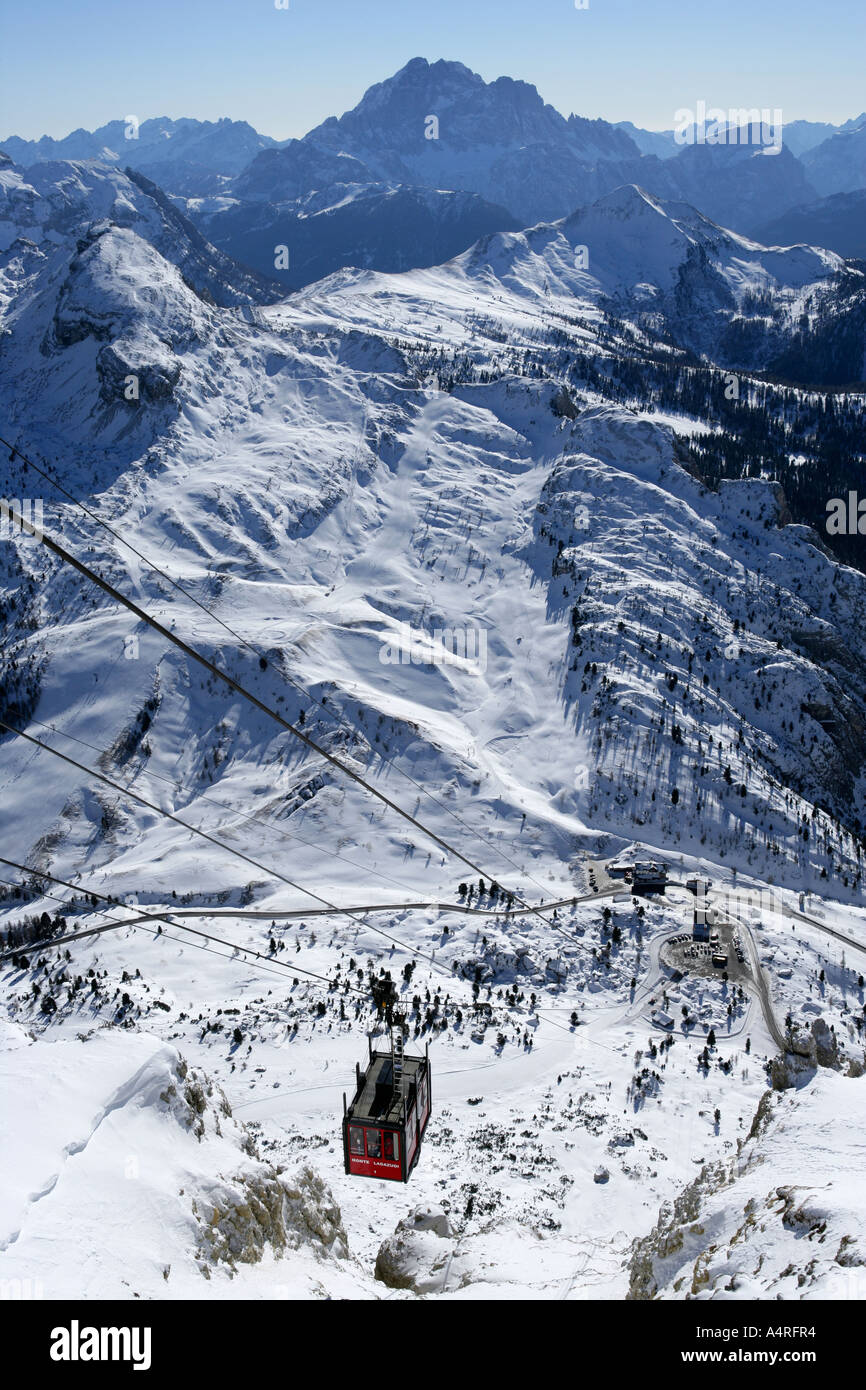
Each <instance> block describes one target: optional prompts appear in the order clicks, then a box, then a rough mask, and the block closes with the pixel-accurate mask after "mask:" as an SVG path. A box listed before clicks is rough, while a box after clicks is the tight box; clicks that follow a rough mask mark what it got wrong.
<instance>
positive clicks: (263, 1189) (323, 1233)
mask: <svg viewBox="0 0 866 1390" xmlns="http://www.w3.org/2000/svg"><path fill="white" fill-rule="evenodd" d="M209 1198H210V1200H208V1201H201V1200H200V1201H198V1202H197V1204H196V1207H195V1209H194V1210H195V1215H196V1218H197V1220H198V1221H199V1222H200V1225H201V1231H200V1242H199V1244H200V1251H201V1255H202V1256H203V1257H204V1258H205V1259H206V1260H208V1261H210V1262H211V1263H217V1262H218V1261H224V1262H225V1263H227V1264H229V1265H234V1264H235V1263H236V1262H240V1263H242V1264H255V1263H256V1262H257V1261H258V1260H260V1259H261V1258H262V1256H263V1255H264V1254H265V1251H266V1249H267V1247H268V1246H270V1247H271V1249H272V1250H274V1251H275V1252H276V1253H277V1254H284V1253H285V1252H286V1251H287V1250H297V1249H299V1248H300V1247H301V1246H302V1245H305V1246H311V1247H312V1248H313V1249H314V1250H315V1252H316V1253H317V1254H320V1255H322V1256H326V1255H333V1256H336V1257H337V1258H338V1259H344V1258H345V1257H346V1256H347V1255H348V1239H347V1236H346V1232H345V1230H344V1229H343V1224H342V1216H341V1213H340V1208H339V1207H338V1206H337V1204H336V1202H335V1201H334V1198H333V1196H332V1194H331V1192H330V1189H329V1188H328V1187H327V1186H326V1185H325V1183H324V1182H323V1181H322V1179H321V1178H320V1177H319V1176H318V1174H316V1173H315V1172H314V1171H313V1170H312V1168H310V1167H307V1166H305V1167H303V1168H302V1169H301V1170H300V1172H298V1173H297V1174H296V1175H295V1176H294V1177H291V1178H289V1177H285V1176H283V1175H282V1174H280V1173H279V1172H277V1171H276V1170H275V1169H272V1168H270V1167H269V1165H261V1167H260V1169H259V1171H256V1172H249V1173H242V1174H239V1175H238V1176H236V1177H234V1178H233V1179H232V1180H231V1181H230V1182H227V1183H225V1184H223V1185H221V1186H219V1187H215V1188H213V1189H212V1190H211V1192H210V1193H209Z"/></svg>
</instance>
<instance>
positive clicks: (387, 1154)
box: [383, 1129, 400, 1163]
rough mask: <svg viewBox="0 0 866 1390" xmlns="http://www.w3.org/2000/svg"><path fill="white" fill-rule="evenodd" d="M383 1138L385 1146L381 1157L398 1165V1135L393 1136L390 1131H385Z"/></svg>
mask: <svg viewBox="0 0 866 1390" xmlns="http://www.w3.org/2000/svg"><path fill="white" fill-rule="evenodd" d="M383 1137H384V1145H385V1151H384V1154H383V1157H384V1158H387V1159H389V1160H390V1161H391V1162H394V1163H399V1162H400V1136H399V1135H398V1134H393V1133H392V1132H391V1130H390V1129H386V1130H385V1134H384V1136H383Z"/></svg>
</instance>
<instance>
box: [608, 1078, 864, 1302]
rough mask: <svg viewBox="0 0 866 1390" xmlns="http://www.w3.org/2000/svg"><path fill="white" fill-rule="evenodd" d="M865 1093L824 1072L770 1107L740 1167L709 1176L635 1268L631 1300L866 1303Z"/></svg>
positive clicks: (691, 1190)
mask: <svg viewBox="0 0 866 1390" xmlns="http://www.w3.org/2000/svg"><path fill="white" fill-rule="evenodd" d="M864 1107H866V1086H864V1084H863V1082H862V1080H851V1079H850V1078H846V1077H843V1076H839V1075H838V1074H834V1073H832V1072H822V1073H821V1074H820V1076H818V1077H816V1079H815V1080H814V1081H813V1082H812V1083H811V1085H810V1086H809V1087H808V1088H807V1089H806V1090H805V1091H804V1090H788V1091H784V1092H782V1093H781V1094H778V1093H774V1092H768V1093H767V1094H766V1096H765V1097H764V1099H763V1101H762V1103H761V1105H760V1107H759V1109H758V1112H757V1114H756V1117H755V1121H754V1123H753V1126H752V1130H751V1132H750V1135H749V1138H748V1139H747V1140H746V1142H745V1144H744V1145H743V1146H742V1149H741V1152H740V1154H739V1156H738V1158H737V1159H736V1160H733V1161H732V1162H729V1163H720V1164H716V1165H711V1166H710V1167H708V1168H706V1169H702V1170H701V1172H700V1173H699V1174H698V1176H697V1177H696V1178H695V1180H694V1182H693V1183H691V1184H690V1186H689V1187H688V1188H687V1189H686V1190H685V1191H684V1192H683V1193H681V1194H680V1195H679V1196H678V1198H677V1199H676V1201H675V1202H674V1203H673V1204H671V1205H670V1206H669V1207H666V1208H665V1209H664V1210H663V1211H662V1213H661V1216H660V1218H659V1221H658V1224H657V1226H656V1227H655V1229H654V1230H653V1231H652V1232H651V1234H650V1235H649V1236H648V1237H646V1238H645V1239H643V1240H641V1241H639V1242H637V1245H636V1248H635V1252H634V1254H633V1256H632V1261H631V1271H632V1280H631V1287H630V1296H631V1297H632V1298H648V1297H661V1298H677V1297H679V1298H683V1297H688V1298H694V1299H719V1298H735V1299H767V1298H773V1299H775V1298H781V1299H786V1300H787V1299H811V1298H820V1299H850V1300H858V1301H860V1300H862V1299H863V1298H866V1209H864V1198H863V1184H862V1182H861V1171H862V1151H863V1140H862V1136H863V1125H864V1121H866V1108H864Z"/></svg>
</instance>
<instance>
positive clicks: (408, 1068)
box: [349, 1052, 427, 1125]
mask: <svg viewBox="0 0 866 1390" xmlns="http://www.w3.org/2000/svg"><path fill="white" fill-rule="evenodd" d="M426 1065H427V1062H426V1059H425V1058H424V1057H404V1058H403V1085H404V1087H405V1091H406V1094H407V1095H408V1093H409V1089H410V1086H411V1084H412V1082H413V1081H414V1080H415V1079H416V1077H417V1076H418V1075H419V1073H420V1072H422V1071H423V1070H424V1068H425V1067H426ZM349 1119H350V1120H356V1121H360V1122H361V1123H364V1122H365V1121H367V1122H369V1121H371V1120H375V1121H378V1122H379V1123H380V1124H395V1125H401V1124H402V1123H403V1099H402V1095H401V1093H400V1092H399V1091H395V1090H394V1083H393V1072H392V1063H391V1054H390V1052H374V1053H373V1056H372V1058H371V1060H370V1065H369V1066H368V1067H367V1070H366V1072H365V1074H364V1076H363V1077H362V1079H361V1086H360V1089H359V1090H358V1092H357V1094H356V1096H355V1099H354V1100H353V1101H352V1104H351V1105H350V1107H349Z"/></svg>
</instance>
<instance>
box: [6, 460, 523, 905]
mask: <svg viewBox="0 0 866 1390" xmlns="http://www.w3.org/2000/svg"><path fill="white" fill-rule="evenodd" d="M0 444H4V445H6V447H7V448H8V449H9V450H10V451H11V452H10V458H11V459H12V460H13V461H14V459H15V458H16V456H17V457H18V458H20V459H22V460H23V461H24V463H26V464H27V466H28V467H29V468H32V469H33V470H34V472H36V473H38V474H39V476H40V477H41V478H43V479H44V480H45V481H46V482H48V483H50V484H51V485H52V487H55V488H56V489H57V490H58V492H60V493H62V494H63V496H64V497H66V498H67V499H68V500H69V501H70V502H72V503H73V505H74V506H76V507H79V508H80V509H81V510H82V511H83V512H84V513H85V515H86V516H88V517H90V518H91V520H93V521H95V522H97V524H98V525H100V526H102V527H104V529H105V530H106V531H108V533H109V534H110V535H112V536H114V538H115V540H117V541H118V542H119V543H120V544H121V545H123V546H125V547H126V548H127V549H128V550H130V551H131V552H132V553H133V555H136V556H137V557H138V558H139V559H140V560H142V561H143V563H144V564H146V565H148V566H149V567H150V569H151V570H152V571H153V572H154V573H155V574H158V575H159V576H160V577H161V578H162V579H164V580H165V581H166V583H168V584H170V585H171V586H172V588H174V589H176V590H177V592H178V593H181V594H183V595H184V597H185V598H188V599H189V600H190V601H191V602H192V603H194V604H195V605H196V607H197V608H199V609H201V611H202V612H203V613H207V615H208V616H209V617H210V618H211V619H213V621H214V622H216V623H218V624H219V626H220V627H222V628H223V630H224V631H225V632H228V633H229V634H230V635H231V636H232V637H234V638H235V640H236V641H238V642H240V643H241V645H242V646H244V647H246V648H247V650H248V651H251V652H253V653H254V654H255V655H257V656H259V657H262V656H264V653H263V652H262V651H261V650H260V649H259V648H258V647H257V646H256V645H255V643H253V642H251V641H249V639H248V638H245V637H242V636H241V635H240V633H238V632H236V631H235V630H234V628H232V627H231V626H230V625H229V624H228V623H226V622H225V621H224V619H222V618H220V617H218V616H217V614H216V613H214V612H213V611H212V609H210V608H208V607H207V605H206V604H204V603H202V601H201V600H200V599H197V598H196V597H195V595H194V594H191V593H190V592H189V590H188V589H185V588H184V587H183V585H182V584H180V583H179V582H178V581H177V580H176V579H172V577H171V575H169V574H166V572H165V571H164V570H162V569H160V567H159V566H158V565H157V564H155V563H154V561H153V560H151V559H149V558H148V557H147V556H146V555H144V554H143V553H142V552H141V551H140V550H138V549H136V547H135V546H134V545H133V544H132V543H131V542H130V541H127V540H125V539H124V538H123V536H121V535H120V534H119V532H117V531H115V530H114V528H113V527H112V526H110V525H109V524H108V522H107V521H103V519H102V518H101V517H100V516H97V514H96V513H95V512H93V511H91V509H90V508H89V507H88V506H87V505H86V504H85V503H84V502H82V501H81V500H80V499H79V498H77V497H75V496H74V495H73V494H72V493H71V492H69V491H68V490H67V489H66V488H65V487H63V485H62V483H59V482H58V481H57V479H56V478H53V477H52V476H51V475H50V474H49V473H46V472H45V471H44V470H43V469H41V468H40V467H39V466H38V465H37V464H35V463H34V462H33V461H32V459H30V458H28V457H27V455H26V454H23V453H22V452H21V450H20V449H19V448H18V447H17V446H16V445H14V444H11V443H10V442H9V440H7V439H4V438H3V436H2V435H0ZM23 525H24V522H23V518H22V526H23ZM34 534H36V533H35V530H34ZM38 539H39V540H41V541H43V542H45V540H46V537H45V536H44V533H43V534H40V535H39V536H38ZM49 548H50V549H52V550H54V551H55V553H56V554H58V555H60V557H61V558H62V559H68V560H69V561H70V562H71V563H72V564H74V565H75V566H76V568H77V569H79V570H80V571H81V572H82V573H84V574H86V575H87V576H88V577H89V578H92V579H94V580H95V582H97V583H99V584H100V585H101V587H103V588H106V583H105V581H104V580H102V579H100V578H99V577H98V576H97V575H95V574H93V573H91V572H90V571H89V570H87V569H86V567H84V566H82V565H81V564H80V563H79V562H78V561H76V560H75V559H74V558H73V557H72V556H69V555H67V554H65V553H63V552H62V550H61V548H60V547H59V546H57V543H56V542H54V543H50V542H49ZM107 592H113V593H114V596H115V597H117V598H118V599H119V601H120V602H122V603H125V604H126V606H127V607H131V608H133V609H134V608H135V606H134V605H133V604H132V603H131V601H129V600H125V599H123V597H122V595H120V594H119V593H117V592H116V591H112V590H111V589H110V586H109V587H108V588H107ZM135 611H137V612H138V616H139V617H141V618H142V619H143V620H144V621H145V622H149V623H150V624H151V626H156V627H157V628H158V629H159V630H160V631H162V632H163V634H164V635H165V636H167V637H169V638H170V640H172V641H175V640H177V642H178V644H179V643H180V639H175V638H174V637H173V636H172V634H171V633H169V632H167V631H166V630H165V629H164V628H159V625H158V624H156V622H155V620H152V619H150V618H148V617H147V616H146V615H145V614H144V613H143V612H141V611H140V610H135ZM186 650H188V651H189V652H190V654H193V655H195V656H196V659H197V660H199V661H206V658H204V657H200V656H198V654H197V653H192V649H186ZM207 664H208V665H210V663H207ZM212 669H213V670H215V671H216V674H217V675H221V676H223V678H224V679H225V680H231V677H229V676H226V675H225V674H224V673H223V672H221V671H219V669H218V668H216V667H213V668H212ZM280 675H281V676H282V677H283V679H284V680H286V681H287V682H288V683H289V684H290V685H292V686H293V687H294V688H295V690H297V691H299V693H300V694H302V695H303V696H304V697H305V698H306V699H308V700H310V701H312V702H313V703H314V704H317V705H318V706H319V708H320V709H322V710H325V711H326V712H327V713H329V714H331V715H332V716H333V715H334V711H333V710H330V709H329V707H328V706H326V705H325V704H323V702H322V700H321V699H319V698H318V696H315V695H312V694H311V693H310V692H309V691H308V690H306V689H304V687H303V686H302V685H301V684H300V683H299V682H298V681H296V680H294V679H293V677H292V676H290V675H288V673H286V672H280ZM232 684H233V685H234V686H235V688H236V689H237V690H239V691H240V692H241V693H242V694H244V695H246V698H247V699H251V700H254V701H255V702H256V703H257V704H258V705H259V707H260V708H261V709H266V710H267V712H268V713H269V714H271V715H272V717H274V718H276V719H278V720H279V721H280V722H281V723H283V724H284V726H285V727H286V728H287V729H291V731H292V732H293V733H294V734H295V735H296V736H297V737H299V738H301V739H303V741H304V742H305V743H307V744H308V745H309V746H310V747H312V748H314V749H316V751H317V752H320V753H322V755H323V756H324V757H326V758H329V760H330V761H331V762H332V763H334V764H335V766H338V767H340V768H341V769H342V770H343V771H344V772H347V773H348V775H349V776H351V777H354V779H355V780H356V781H358V782H360V783H361V785H362V786H364V787H366V788H367V790H368V791H371V792H372V793H373V795H374V796H378V797H379V798H380V799H381V800H383V801H385V802H386V804H387V805H389V806H391V807H392V809H394V810H396V811H397V812H398V813H399V814H400V815H402V816H405V817H406V818H407V819H408V820H410V821H412V823H413V824H414V825H417V826H418V827H419V828H420V829H421V830H422V831H423V833H424V834H426V835H430V836H432V838H433V839H434V840H436V842H437V843H438V844H440V845H441V846H443V847H445V848H448V849H449V850H450V852H451V853H452V854H455V855H456V856H457V857H458V858H459V859H461V860H462V862H463V863H465V864H467V865H468V866H469V867H470V868H471V869H473V870H474V871H475V872H476V873H479V874H480V873H482V872H483V871H482V870H481V869H479V868H478V867H477V866H476V865H475V864H472V863H471V862H470V860H468V859H465V858H464V857H463V856H462V855H461V854H460V853H459V851H458V850H455V849H453V847H451V846H448V845H447V843H446V842H445V841H444V840H440V839H439V837H438V836H436V835H434V834H433V832H432V831H428V830H427V829H426V827H424V826H423V825H422V824H421V822H420V821H417V820H415V818H414V817H413V816H410V815H409V813H408V812H407V811H404V810H402V809H401V808H400V807H399V806H397V805H396V803H394V802H392V801H390V800H389V799H388V798H387V797H385V796H384V795H383V794H382V793H381V792H378V791H376V790H375V788H373V787H371V786H370V785H369V784H368V783H367V782H365V781H364V780H363V778H360V777H358V776H357V774H356V773H354V772H352V770H351V769H350V768H347V767H345V765H344V764H343V763H341V762H339V760H338V759H336V758H333V757H332V756H331V755H329V754H327V753H325V752H324V750H323V749H319V748H318V747H317V745H316V744H315V743H313V741H312V740H311V739H309V738H307V737H306V736H305V735H304V734H301V733H300V731H299V730H298V729H296V728H295V727H294V726H293V725H290V724H288V723H286V722H285V721H284V720H282V718H281V716H279V715H278V714H277V713H276V711H274V710H270V709H268V708H267V707H266V706H265V705H263V704H261V702H260V701H257V700H256V697H255V696H252V695H249V694H247V692H246V691H243V690H242V689H241V687H240V686H239V685H237V683H236V682H232ZM336 718H337V721H338V723H339V724H342V725H343V727H344V728H346V729H347V730H349V731H350V732H351V733H357V730H356V729H355V728H354V726H353V725H352V724H350V723H349V721H348V720H347V719H346V718H345V716H344V715H342V714H340V713H337V714H336ZM380 761H381V762H382V764H383V766H384V767H387V768H392V769H393V771H394V772H396V773H397V774H398V776H400V777H404V778H405V779H406V780H407V781H408V782H410V783H411V784H412V786H413V787H415V789H416V790H417V791H420V792H421V793H422V794H423V795H424V796H427V797H429V798H430V799H431V800H432V801H433V802H434V803H435V804H436V805H437V806H438V807H439V808H440V810H443V811H446V812H447V813H448V815H450V816H451V817H452V818H453V819H454V820H456V821H457V823H458V824H459V825H460V826H461V827H462V828H463V829H464V830H466V831H467V832H468V833H469V834H471V835H475V836H477V838H478V839H479V840H481V841H482V842H483V843H484V844H486V845H487V846H488V848H489V849H492V850H493V851H494V853H496V854H498V855H499V857H500V858H501V859H504V860H505V862H506V863H507V864H510V866H511V867H512V868H513V869H515V870H516V871H517V872H518V873H523V872H524V871H523V870H521V869H520V868H519V866H518V864H517V863H516V862H515V861H514V860H513V859H512V858H511V857H510V856H509V855H507V854H506V853H505V851H504V850H502V849H500V848H499V846H498V845H495V844H493V842H492V841H491V840H489V839H487V837H486V836H484V835H483V834H481V832H480V831H477V830H473V829H472V828H471V827H470V826H469V825H467V823H466V822H465V821H464V820H463V818H462V817H461V816H459V815H458V814H457V812H456V811H454V810H453V809H452V808H451V807H450V806H446V805H445V803H444V802H443V801H441V800H440V799H439V798H438V797H437V796H435V795H434V794H433V793H432V792H431V791H430V790H429V788H427V787H425V786H424V785H423V783H421V782H418V781H416V780H415V778H414V777H412V776H411V774H410V773H408V772H406V771H405V770H404V769H402V768H399V767H397V765H396V764H395V763H394V762H393V761H391V760H388V761H386V760H385V759H383V758H381V755H380ZM461 761H463V759H461ZM487 877H488V878H492V875H490V874H488V875H487ZM527 877H528V878H529V880H530V882H532V883H534V884H535V885H536V887H539V888H541V887H542V885H541V884H540V883H538V880H537V879H535V878H533V876H532V875H531V874H528V875H527Z"/></svg>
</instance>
